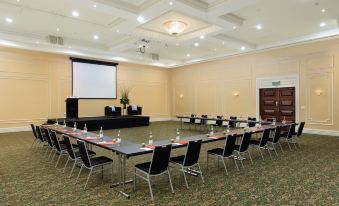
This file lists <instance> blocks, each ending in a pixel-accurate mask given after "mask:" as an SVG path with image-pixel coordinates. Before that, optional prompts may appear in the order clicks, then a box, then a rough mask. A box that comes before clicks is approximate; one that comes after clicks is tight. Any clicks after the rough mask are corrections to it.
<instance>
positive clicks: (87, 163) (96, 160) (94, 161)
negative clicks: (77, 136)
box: [75, 140, 114, 189]
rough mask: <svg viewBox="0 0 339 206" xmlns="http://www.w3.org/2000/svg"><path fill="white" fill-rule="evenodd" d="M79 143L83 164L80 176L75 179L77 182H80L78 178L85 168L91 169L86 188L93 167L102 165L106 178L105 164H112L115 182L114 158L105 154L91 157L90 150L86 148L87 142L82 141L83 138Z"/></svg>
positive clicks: (102, 171)
mask: <svg viewBox="0 0 339 206" xmlns="http://www.w3.org/2000/svg"><path fill="white" fill-rule="evenodd" d="M77 143H78V147H79V153H80V157H81V160H82V164H81V167H80V171H79V174H78V177H77V179H76V181H75V184H76V183H77V182H78V179H79V177H80V174H81V171H82V169H83V168H86V169H88V170H90V172H89V174H88V177H87V180H86V184H85V186H84V189H86V187H87V183H88V180H89V178H90V177H91V174H92V172H93V169H95V168H97V167H101V174H102V180H103V179H104V166H105V165H109V164H111V165H112V182H113V174H114V173H113V160H112V159H110V158H108V157H105V156H99V157H90V156H89V153H88V150H87V148H86V145H85V142H84V141H81V140H77Z"/></svg>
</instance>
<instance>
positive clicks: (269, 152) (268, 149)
mask: <svg viewBox="0 0 339 206" xmlns="http://www.w3.org/2000/svg"><path fill="white" fill-rule="evenodd" d="M266 148H267V151H268V154H270V157H271V159H273V158H272V154H271V151H270V148H269V147H267V146H266Z"/></svg>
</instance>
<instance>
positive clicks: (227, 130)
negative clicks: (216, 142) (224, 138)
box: [226, 125, 230, 133]
mask: <svg viewBox="0 0 339 206" xmlns="http://www.w3.org/2000/svg"><path fill="white" fill-rule="evenodd" d="M226 132H227V133H229V132H230V125H227V129H226Z"/></svg>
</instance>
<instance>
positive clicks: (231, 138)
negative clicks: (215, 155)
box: [222, 134, 237, 157]
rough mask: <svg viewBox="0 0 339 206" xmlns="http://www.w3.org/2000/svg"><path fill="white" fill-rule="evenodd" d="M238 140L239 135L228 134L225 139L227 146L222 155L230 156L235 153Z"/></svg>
mask: <svg viewBox="0 0 339 206" xmlns="http://www.w3.org/2000/svg"><path fill="white" fill-rule="evenodd" d="M236 140H237V135H236V134H234V135H228V136H227V138H226V141H225V147H224V151H223V153H222V155H223V156H224V157H229V156H231V155H232V154H233V151H234V149H235V141H236Z"/></svg>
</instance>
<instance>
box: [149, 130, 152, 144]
mask: <svg viewBox="0 0 339 206" xmlns="http://www.w3.org/2000/svg"><path fill="white" fill-rule="evenodd" d="M148 144H149V145H153V134H152V132H150V133H149V139H148Z"/></svg>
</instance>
